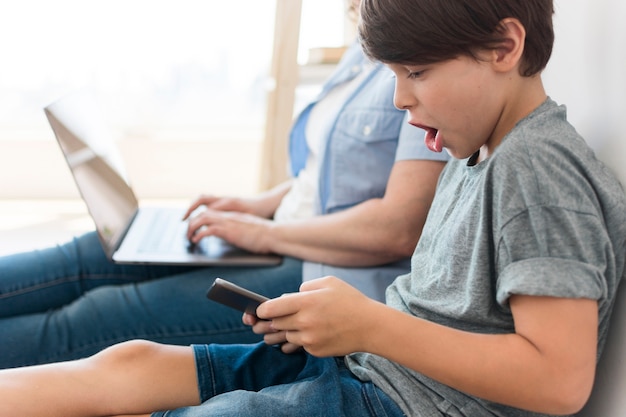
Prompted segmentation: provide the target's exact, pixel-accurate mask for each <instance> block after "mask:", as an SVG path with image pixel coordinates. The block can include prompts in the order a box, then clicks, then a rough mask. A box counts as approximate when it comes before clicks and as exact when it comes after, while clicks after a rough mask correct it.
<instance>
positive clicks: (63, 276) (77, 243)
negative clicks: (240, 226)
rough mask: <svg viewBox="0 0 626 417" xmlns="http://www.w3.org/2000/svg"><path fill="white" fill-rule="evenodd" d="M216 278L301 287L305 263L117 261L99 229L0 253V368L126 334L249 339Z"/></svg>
mask: <svg viewBox="0 0 626 417" xmlns="http://www.w3.org/2000/svg"><path fill="white" fill-rule="evenodd" d="M215 277H222V278H224V279H228V280H231V281H233V282H235V283H237V284H239V285H241V286H243V287H246V288H249V289H250V290H252V291H255V292H258V293H260V294H263V295H266V296H268V297H277V296H279V295H281V294H283V293H286V292H294V291H298V288H299V286H300V284H301V282H302V262H301V261H300V260H296V259H292V258H285V259H284V261H283V263H282V264H281V265H279V266H272V267H202V268H199V267H180V266H143V265H115V264H112V263H110V262H109V261H108V260H107V259H106V257H105V255H104V252H103V250H102V247H101V245H100V242H99V241H98V238H97V235H96V234H95V232H94V233H88V234H86V235H83V236H81V237H78V238H76V239H74V240H73V241H72V242H69V243H67V244H64V245H62V246H57V247H53V248H48V249H44V250H39V251H33V252H28V253H23V254H16V255H9V256H5V257H2V258H0V340H1V341H2V343H0V368H11V367H17V366H24V365H33V364H39V363H46V362H57V361H63V360H70V359H77V358H82V357H86V356H90V355H92V354H94V353H96V352H98V351H100V350H102V349H103V348H105V347H107V346H110V345H112V344H115V343H118V342H122V341H125V340H129V339H146V340H152V341H155V342H160V343H169V344H180V345H189V344H192V343H252V342H256V341H259V340H260V337H259V336H258V335H255V334H254V333H253V332H252V331H251V330H250V328H249V327H248V326H245V325H243V324H242V322H241V313H240V312H238V311H236V310H233V309H230V308H228V307H224V306H222V305H220V304H218V303H215V302H213V301H210V300H208V299H207V298H206V291H207V289H208V288H209V286H210V285H211V283H212V282H213V279H214V278H215Z"/></svg>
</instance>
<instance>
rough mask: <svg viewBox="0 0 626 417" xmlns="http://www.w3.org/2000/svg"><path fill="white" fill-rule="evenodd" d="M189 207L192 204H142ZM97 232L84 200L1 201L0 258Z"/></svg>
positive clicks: (178, 201)
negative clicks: (89, 232) (92, 231)
mask: <svg viewBox="0 0 626 417" xmlns="http://www.w3.org/2000/svg"><path fill="white" fill-rule="evenodd" d="M142 203H145V204H149V205H175V206H183V207H186V205H187V204H189V200H181V199H168V200H149V201H146V202H142ZM91 230H94V225H93V222H92V220H91V217H89V213H88V212H87V208H86V207H85V205H84V203H83V202H82V200H79V199H76V200H50V199H47V200H3V199H0V255H6V254H10V253H15V252H21V251H26V250H32V249H36V248H44V247H48V246H51V245H56V244H58V243H63V242H65V241H67V240H69V239H71V238H72V237H73V236H77V235H80V234H82V233H85V232H88V231H91Z"/></svg>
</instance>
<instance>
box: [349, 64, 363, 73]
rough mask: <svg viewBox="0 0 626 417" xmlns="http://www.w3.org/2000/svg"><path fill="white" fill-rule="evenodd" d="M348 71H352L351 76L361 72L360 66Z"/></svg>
mask: <svg viewBox="0 0 626 417" xmlns="http://www.w3.org/2000/svg"><path fill="white" fill-rule="evenodd" d="M350 71H352V73H353V74H356V73H357V72H360V71H361V66H360V65H354V66H353V67H352V69H351V70H350Z"/></svg>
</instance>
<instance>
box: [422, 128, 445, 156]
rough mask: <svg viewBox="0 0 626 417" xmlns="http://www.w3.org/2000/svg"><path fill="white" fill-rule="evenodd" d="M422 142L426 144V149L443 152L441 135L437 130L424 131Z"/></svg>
mask: <svg viewBox="0 0 626 417" xmlns="http://www.w3.org/2000/svg"><path fill="white" fill-rule="evenodd" d="M424 142H425V143H426V147H428V149H430V150H431V151H433V152H441V151H442V150H443V143H442V140H441V135H440V134H439V131H438V130H437V129H426V135H425V136H424Z"/></svg>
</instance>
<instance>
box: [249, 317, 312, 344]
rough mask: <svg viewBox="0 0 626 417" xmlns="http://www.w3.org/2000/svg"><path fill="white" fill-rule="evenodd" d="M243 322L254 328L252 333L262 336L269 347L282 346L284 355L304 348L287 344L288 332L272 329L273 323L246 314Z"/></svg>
mask: <svg viewBox="0 0 626 417" xmlns="http://www.w3.org/2000/svg"><path fill="white" fill-rule="evenodd" d="M242 321H243V323H244V324H247V325H248V326H252V331H253V332H254V333H256V334H262V335H265V336H263V341H264V342H265V343H267V344H268V345H280V349H281V350H282V351H283V352H284V353H294V352H296V351H298V350H300V349H302V346H300V345H296V344H293V343H289V342H287V339H286V337H285V335H286V332H284V331H278V332H277V331H276V330H274V329H273V328H272V326H271V322H269V321H267V320H259V319H258V318H257V317H256V316H254V315H252V314H248V313H244V315H243V318H242Z"/></svg>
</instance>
